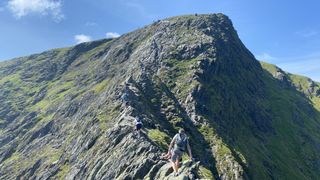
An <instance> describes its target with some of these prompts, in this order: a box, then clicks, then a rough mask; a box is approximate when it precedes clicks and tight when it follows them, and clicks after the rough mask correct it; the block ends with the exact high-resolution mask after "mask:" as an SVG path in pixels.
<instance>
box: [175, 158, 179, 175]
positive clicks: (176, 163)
mask: <svg viewBox="0 0 320 180" xmlns="http://www.w3.org/2000/svg"><path fill="white" fill-rule="evenodd" d="M175 165H176V169H177V171H176V173H178V170H179V165H180V158H178V159H177V160H176V162H175Z"/></svg>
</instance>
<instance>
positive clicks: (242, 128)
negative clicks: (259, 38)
mask: <svg viewBox="0 0 320 180" xmlns="http://www.w3.org/2000/svg"><path fill="white" fill-rule="evenodd" d="M319 86H320V84H319V83H317V82H313V81H312V80H309V79H307V78H304V77H301V76H296V75H292V74H289V73H286V72H284V71H282V70H281V69H279V68H277V67H275V66H273V65H270V64H267V63H262V64H260V62H259V61H257V60H256V59H255V58H254V56H253V55H252V54H251V53H250V51H249V50H248V49H247V48H246V47H245V46H244V45H243V44H242V42H241V40H240V39H239V37H238V35H237V33H236V31H235V30H234V28H233V26H232V22H231V21H230V20H229V18H228V17H227V16H225V15H223V14H208V15H186V16H178V17H173V18H168V19H164V20H159V21H157V22H154V23H153V24H151V25H149V26H146V27H144V28H141V29H138V30H136V31H134V32H131V33H128V34H125V35H122V36H121V37H119V38H114V39H105V40H100V41H93V42H88V43H82V44H79V45H77V46H74V47H70V48H62V49H54V50H50V51H46V52H43V53H41V54H35V55H31V56H27V57H22V58H16V59H13V60H10V61H6V62H1V63H0V99H1V101H0V179H15V178H16V179H174V178H175V177H173V175H172V174H173V173H171V172H172V169H170V164H169V163H168V162H167V161H164V160H160V159H159V157H160V155H161V153H164V152H166V151H167V148H168V144H169V143H170V140H171V138H172V137H173V136H174V135H175V134H176V133H177V131H178V129H179V128H184V129H185V131H186V132H187V134H188V137H189V140H190V145H191V149H192V151H193V155H194V157H195V159H196V160H195V161H194V162H189V161H184V163H183V164H182V166H181V168H180V170H181V173H180V175H179V176H178V177H176V179H198V178H200V179H201V178H202V179H316V178H318V177H320V154H319V152H320V133H319V128H320V90H319V89H320V88H319ZM123 94H126V95H127V98H126V102H125V103H124V102H123V100H122V99H121V97H122V96H123ZM137 117H139V118H141V119H142V120H143V125H144V126H143V130H142V134H141V136H140V137H137V136H136V135H135V134H134V133H133V126H134V121H133V119H134V118H137ZM183 159H185V157H183Z"/></svg>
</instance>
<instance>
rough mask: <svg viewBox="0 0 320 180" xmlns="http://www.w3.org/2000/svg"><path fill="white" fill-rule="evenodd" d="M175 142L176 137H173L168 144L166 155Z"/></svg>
mask: <svg viewBox="0 0 320 180" xmlns="http://www.w3.org/2000/svg"><path fill="white" fill-rule="evenodd" d="M175 141H176V136H174V137H173V138H172V141H171V143H170V145H169V149H168V154H169V153H170V150H171V149H172V147H173V145H174V143H175Z"/></svg>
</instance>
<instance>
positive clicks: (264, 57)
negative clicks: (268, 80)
mask: <svg viewBox="0 0 320 180" xmlns="http://www.w3.org/2000/svg"><path fill="white" fill-rule="evenodd" d="M255 57H256V59H258V60H260V61H273V60H276V59H277V58H275V57H273V56H271V55H270V54H268V53H265V52H264V53H262V54H259V55H255Z"/></svg>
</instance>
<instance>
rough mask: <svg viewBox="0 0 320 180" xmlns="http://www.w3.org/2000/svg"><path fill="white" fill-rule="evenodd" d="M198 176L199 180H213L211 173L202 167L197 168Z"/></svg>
mask: <svg viewBox="0 0 320 180" xmlns="http://www.w3.org/2000/svg"><path fill="white" fill-rule="evenodd" d="M199 176H200V179H204V180H206V179H207V180H209V179H210V180H211V179H215V178H214V176H213V174H212V172H211V171H210V170H209V169H207V168H205V167H203V166H199Z"/></svg>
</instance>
